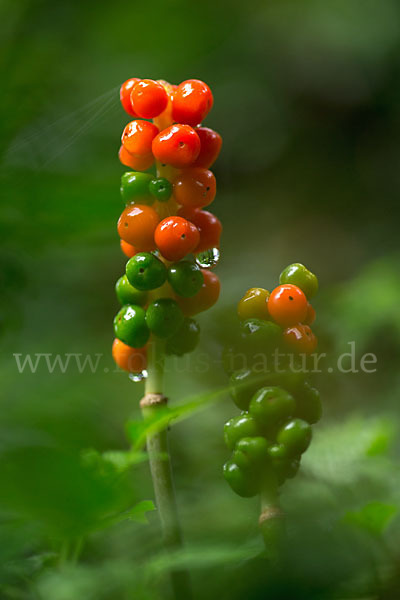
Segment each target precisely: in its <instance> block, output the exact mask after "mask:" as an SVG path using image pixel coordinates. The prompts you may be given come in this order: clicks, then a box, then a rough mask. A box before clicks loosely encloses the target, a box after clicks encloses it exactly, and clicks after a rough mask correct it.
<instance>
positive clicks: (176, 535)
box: [141, 339, 192, 600]
mask: <svg viewBox="0 0 400 600" xmlns="http://www.w3.org/2000/svg"><path fill="white" fill-rule="evenodd" d="M147 371H148V377H147V380H146V385H145V397H144V398H143V400H142V403H141V407H142V414H143V417H144V418H148V417H151V416H153V415H154V414H156V412H157V411H159V410H165V407H166V405H167V399H166V398H165V397H164V396H163V394H162V388H163V375H164V343H163V342H162V341H161V340H157V339H152V340H151V341H150V343H149V347H148V367H147ZM149 399H150V400H151V401H148V400H149ZM147 452H148V456H149V462H150V471H151V476H152V479H153V487H154V494H155V500H156V506H157V510H158V514H159V517H160V522H161V529H162V532H163V538H164V544H165V546H166V548H167V549H169V550H177V549H179V548H181V547H182V533H181V528H180V524H179V519H178V511H177V504H176V498H175V489H174V483H173V479H172V468H171V459H170V455H169V450H168V439H167V430H166V429H164V430H163V431H160V432H157V433H154V434H151V435H149V436H148V437H147ZM171 581H172V587H173V589H174V594H175V598H176V599H177V600H190V598H191V597H192V594H191V586H190V580H189V573H188V572H187V571H183V570H181V571H171Z"/></svg>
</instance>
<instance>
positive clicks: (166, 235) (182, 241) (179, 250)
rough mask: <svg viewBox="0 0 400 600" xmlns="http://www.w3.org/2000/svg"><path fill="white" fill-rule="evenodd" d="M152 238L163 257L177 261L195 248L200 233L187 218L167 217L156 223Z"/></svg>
mask: <svg viewBox="0 0 400 600" xmlns="http://www.w3.org/2000/svg"><path fill="white" fill-rule="evenodd" d="M154 239H155V242H156V244H157V247H158V249H159V250H160V252H161V254H162V255H163V257H164V258H166V259H167V260H172V261H178V260H181V259H182V258H184V257H185V256H186V255H187V254H189V253H190V252H192V251H193V250H194V249H195V248H196V246H197V245H198V243H199V240H200V234H199V230H198V229H197V227H196V226H195V225H193V223H190V221H188V220H187V219H184V218H183V217H167V218H166V219H163V220H162V221H161V223H159V224H158V226H157V229H156V230H155V234H154Z"/></svg>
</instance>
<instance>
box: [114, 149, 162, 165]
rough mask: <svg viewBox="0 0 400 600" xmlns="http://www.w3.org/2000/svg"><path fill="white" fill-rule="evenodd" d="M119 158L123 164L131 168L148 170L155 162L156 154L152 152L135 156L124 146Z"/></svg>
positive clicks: (120, 150)
mask: <svg viewBox="0 0 400 600" xmlns="http://www.w3.org/2000/svg"><path fill="white" fill-rule="evenodd" d="M118 158H119V160H120V162H121V164H123V165H125V167H129V168H130V169H135V171H147V169H149V168H150V167H151V166H152V164H153V163H154V156H153V154H152V153H151V152H150V154H144V155H142V156H134V155H133V154H130V153H129V152H128V151H127V149H126V148H125V147H124V146H121V147H120V149H119V152H118Z"/></svg>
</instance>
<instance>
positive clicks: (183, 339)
mask: <svg viewBox="0 0 400 600" xmlns="http://www.w3.org/2000/svg"><path fill="white" fill-rule="evenodd" d="M199 337H200V325H199V324H198V323H197V321H195V320H194V319H191V318H185V320H184V321H183V323H182V325H181V326H180V327H179V329H178V330H177V331H176V332H175V333H174V334H173V335H172V336H171V337H169V338H168V340H167V343H166V346H165V352H166V353H167V354H174V355H176V356H183V355H184V354H187V353H188V352H192V351H193V350H194V349H195V348H196V346H197V344H198V341H199Z"/></svg>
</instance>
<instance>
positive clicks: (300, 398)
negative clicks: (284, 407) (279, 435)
mask: <svg viewBox="0 0 400 600" xmlns="http://www.w3.org/2000/svg"><path fill="white" fill-rule="evenodd" d="M295 416H296V417H300V418H301V419H304V421H307V423H310V424H314V423H317V422H318V421H319V420H320V418H321V416H322V403H321V398H320V395H319V391H318V390H317V389H315V388H314V387H312V386H311V385H310V384H309V383H307V382H306V381H305V382H304V383H303V385H302V386H301V387H299V389H298V390H297V393H296V413H295Z"/></svg>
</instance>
